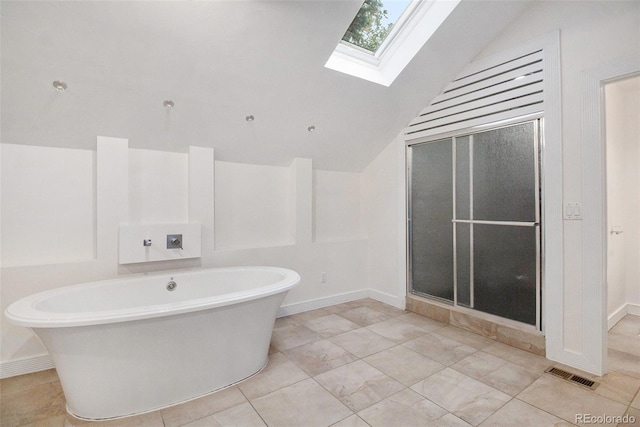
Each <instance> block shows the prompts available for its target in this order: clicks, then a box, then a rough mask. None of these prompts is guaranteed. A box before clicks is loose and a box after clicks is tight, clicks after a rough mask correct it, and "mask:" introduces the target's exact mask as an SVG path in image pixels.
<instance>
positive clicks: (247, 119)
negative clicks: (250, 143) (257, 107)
mask: <svg viewBox="0 0 640 427" xmlns="http://www.w3.org/2000/svg"><path fill="white" fill-rule="evenodd" d="M244 119H245V120H246V121H248V122H252V121H254V120H255V119H256V118H255V117H253V115H248V116H247V117H245V118H244Z"/></svg>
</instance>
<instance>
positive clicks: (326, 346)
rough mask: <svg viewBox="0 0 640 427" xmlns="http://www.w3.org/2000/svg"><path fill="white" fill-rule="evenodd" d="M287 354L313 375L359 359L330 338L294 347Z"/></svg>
mask: <svg viewBox="0 0 640 427" xmlns="http://www.w3.org/2000/svg"><path fill="white" fill-rule="evenodd" d="M285 355H286V356H287V357H288V358H289V359H290V360H292V361H293V362H294V363H295V364H296V365H298V366H299V367H300V368H302V370H303V371H305V372H306V373H307V374H308V375H310V376H312V377H314V376H316V375H318V374H321V373H323V372H327V371H330V370H331V369H334V368H337V367H338V366H342V365H346V364H347V363H350V362H353V361H355V360H357V359H358V358H357V357H356V356H354V355H353V354H351V353H349V352H348V351H347V350H345V349H343V348H342V347H340V346H338V345H336V344H334V343H332V342H331V341H329V340H320V341H315V342H312V343H309V344H305V345H301V346H300V347H295V348H292V349H291V350H287V351H285Z"/></svg>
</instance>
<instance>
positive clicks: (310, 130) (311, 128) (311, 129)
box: [307, 125, 316, 132]
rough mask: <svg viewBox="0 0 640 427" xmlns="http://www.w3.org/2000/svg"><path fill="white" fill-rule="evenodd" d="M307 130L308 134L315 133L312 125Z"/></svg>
mask: <svg viewBox="0 0 640 427" xmlns="http://www.w3.org/2000/svg"><path fill="white" fill-rule="evenodd" d="M307 130H308V131H309V132H313V131H315V130H316V127H315V126H314V125H311V126H309V127H308V128H307Z"/></svg>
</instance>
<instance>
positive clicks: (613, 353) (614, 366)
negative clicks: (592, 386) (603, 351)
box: [607, 348, 640, 378]
mask: <svg viewBox="0 0 640 427" xmlns="http://www.w3.org/2000/svg"><path fill="white" fill-rule="evenodd" d="M607 355H608V360H607V367H608V368H609V371H615V372H620V373H622V374H625V375H628V376H630V377H635V378H640V356H638V355H635V354H631V353H625V352H623V351H619V350H616V349H613V348H610V349H609V351H608V353H607Z"/></svg>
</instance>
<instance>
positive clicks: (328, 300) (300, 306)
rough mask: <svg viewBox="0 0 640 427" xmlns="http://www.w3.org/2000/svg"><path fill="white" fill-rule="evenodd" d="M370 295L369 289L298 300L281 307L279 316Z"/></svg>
mask: <svg viewBox="0 0 640 427" xmlns="http://www.w3.org/2000/svg"><path fill="white" fill-rule="evenodd" d="M368 296H369V289H362V290H360V291H354V292H348V293H346V294H339V295H332V296H330V297H325V298H318V299H314V300H310V301H303V302H297V303H294V304H289V305H286V306H284V307H280V310H279V311H278V315H277V317H284V316H291V315H292V314H298V313H304V312H305V311H311V310H317V309H318V308H324V307H329V306H332V305H336V304H342V303H343V302H349V301H355V300H358V299H362V298H367V297H368Z"/></svg>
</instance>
